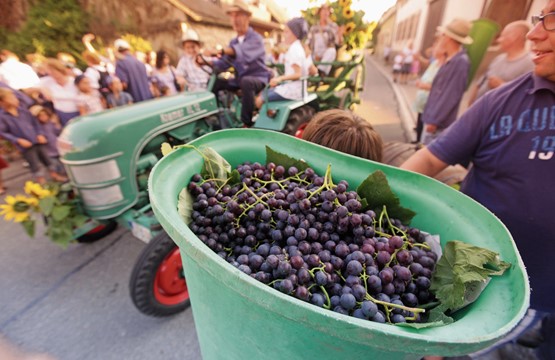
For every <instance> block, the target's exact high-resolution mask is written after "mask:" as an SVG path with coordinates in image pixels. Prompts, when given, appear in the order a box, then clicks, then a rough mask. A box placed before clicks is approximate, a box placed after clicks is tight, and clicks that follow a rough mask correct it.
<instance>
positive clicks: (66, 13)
mask: <svg viewBox="0 0 555 360" xmlns="http://www.w3.org/2000/svg"><path fill="white" fill-rule="evenodd" d="M87 28H88V16H87V14H86V13H85V12H84V11H83V9H82V8H81V6H80V5H79V3H78V2H77V0H41V1H37V2H35V3H34V4H33V5H32V6H31V8H30V10H29V13H28V14H27V20H26V21H25V23H24V24H23V26H22V27H21V29H20V30H19V31H17V32H8V31H7V30H6V29H0V39H1V40H3V47H4V48H6V49H8V50H10V51H12V52H14V53H16V54H17V55H19V56H24V55H25V54H29V53H39V54H41V55H45V56H55V55H56V53H58V52H60V51H63V52H67V53H70V54H72V55H74V56H75V57H77V58H78V57H79V54H80V53H81V51H82V50H83V44H82V43H81V37H82V36H83V34H85V33H86V31H87Z"/></svg>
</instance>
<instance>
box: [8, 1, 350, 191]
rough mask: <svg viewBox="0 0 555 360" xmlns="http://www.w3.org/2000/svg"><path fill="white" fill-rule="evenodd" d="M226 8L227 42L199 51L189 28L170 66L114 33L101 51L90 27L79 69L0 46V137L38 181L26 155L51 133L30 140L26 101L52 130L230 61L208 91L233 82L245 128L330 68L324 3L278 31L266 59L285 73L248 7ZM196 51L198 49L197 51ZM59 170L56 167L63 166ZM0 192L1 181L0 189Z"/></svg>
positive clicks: (192, 85)
mask: <svg viewBox="0 0 555 360" xmlns="http://www.w3.org/2000/svg"><path fill="white" fill-rule="evenodd" d="M227 14H228V15H229V17H230V20H231V25H232V27H233V30H234V31H235V32H236V33H237V36H236V37H235V38H233V39H232V40H231V41H230V43H229V44H228V46H225V47H223V48H222V49H219V50H215V49H209V48H205V49H204V50H201V48H202V46H203V43H202V41H201V39H200V38H199V36H198V34H197V33H196V32H195V31H194V30H192V29H188V30H186V31H185V32H184V34H183V37H182V49H181V50H182V53H183V54H182V56H181V58H180V59H179V62H178V63H177V66H175V67H174V66H173V65H172V64H171V59H170V56H169V54H168V52H166V51H165V50H159V51H158V52H156V53H154V54H148V55H147V56H142V55H144V54H142V53H140V52H133V50H132V48H131V46H130V44H129V43H128V42H127V41H126V40H124V39H121V38H120V39H117V40H116V41H115V42H114V44H113V47H110V48H107V49H106V51H105V52H103V53H106V55H105V56H103V55H101V53H100V52H99V51H97V50H96V49H95V48H94V47H93V46H92V44H91V42H92V40H94V35H92V34H86V35H85V36H84V37H83V45H84V50H83V52H82V53H81V58H82V60H83V61H84V62H85V63H86V67H85V68H83V69H79V68H78V67H77V66H76V64H77V62H76V61H75V58H74V57H72V56H71V55H70V54H67V53H59V54H58V56H57V57H56V58H48V59H44V61H41V62H33V63H32V64H31V65H33V66H31V65H30V64H27V63H24V62H22V61H20V59H19V58H18V57H17V55H15V54H14V53H12V52H10V51H9V50H7V49H4V50H2V51H1V53H0V61H1V62H0V87H2V88H4V89H7V90H6V91H4V92H3V93H2V100H0V108H1V110H0V137H1V138H3V139H4V140H7V141H10V142H12V143H13V144H14V146H15V147H16V148H17V149H19V150H20V151H22V155H23V156H24V157H25V159H26V161H27V163H29V168H30V169H31V172H32V175H33V177H34V178H35V179H36V180H37V181H40V182H44V181H46V180H45V177H44V176H43V174H42V171H41V170H40V166H39V164H40V161H37V160H36V159H35V157H34V155H33V156H31V155H30V154H35V153H38V154H42V153H43V152H45V151H43V150H42V148H43V145H44V147H46V146H48V147H49V149H50V150H49V151H51V152H55V151H56V146H55V144H54V142H55V137H54V138H53V137H51V136H47V138H48V139H47V140H45V139H43V136H42V135H46V134H43V133H42V132H41V131H42V130H40V131H39V130H35V132H36V131H39V133H38V135H41V136H40V139H41V140H40V141H39V140H37V139H35V137H36V134H35V133H33V132H30V129H31V128H33V129H34V128H35V127H36V126H38V125H39V124H40V121H39V119H38V117H37V116H36V115H34V114H33V113H31V112H29V111H28V110H29V109H30V108H31V107H32V106H40V107H41V108H42V109H44V110H45V112H48V114H49V116H48V120H47V122H48V123H51V124H52V125H53V127H54V128H56V131H58V133H59V131H61V129H63V128H64V127H65V126H66V125H67V123H68V122H69V121H70V120H71V119H73V118H75V117H77V116H83V115H89V114H94V113H97V112H99V111H103V110H105V109H111V108H115V107H119V106H124V105H129V104H133V103H138V102H141V101H145V100H149V99H152V98H156V97H161V96H167V95H174V94H177V93H179V92H181V91H198V90H206V89H207V86H208V82H209V79H210V76H211V73H212V71H213V69H215V70H216V71H223V70H225V69H227V68H229V66H230V65H232V66H233V67H234V69H235V72H236V73H235V77H234V78H233V79H231V80H225V79H220V78H218V79H217V80H216V81H215V84H214V86H213V88H212V89H211V90H212V91H213V92H214V93H215V94H218V92H219V91H220V90H232V91H235V90H239V89H240V90H241V92H242V96H241V99H242V112H241V120H242V122H243V123H244V126H245V127H250V126H252V124H253V121H252V118H253V114H254V113H255V112H256V109H257V108H260V107H261V106H262V104H263V103H264V102H265V101H277V100H284V99H300V98H302V97H303V95H304V94H303V91H302V89H303V86H302V84H301V82H300V80H301V78H303V77H306V76H308V75H317V74H320V75H322V76H325V75H327V74H328V73H329V72H330V69H331V65H329V62H332V61H334V60H335V57H336V47H338V46H340V45H341V43H342V40H343V36H342V35H341V28H340V27H338V26H337V24H335V23H334V22H333V21H331V19H330V14H331V10H330V6H329V5H328V4H324V5H322V6H321V7H320V9H319V12H318V14H319V21H318V23H317V24H315V25H314V26H312V27H310V28H309V27H308V24H307V22H306V21H305V20H304V19H303V18H294V19H291V20H290V21H288V22H287V24H286V26H285V29H284V34H283V37H284V39H283V44H284V47H285V48H286V49H287V51H286V52H283V53H281V54H280V56H279V59H276V60H275V61H272V62H274V63H275V62H279V63H281V64H283V66H284V72H283V73H281V74H279V73H276V72H275V69H272V68H270V67H268V65H269V64H268V60H269V58H268V54H266V51H265V47H264V40H263V38H262V36H261V35H260V34H258V33H257V32H255V31H254V30H253V29H252V27H250V19H251V15H252V13H251V11H250V10H249V8H248V7H247V6H246V5H245V4H244V3H242V2H241V1H237V2H235V3H234V5H233V6H230V7H229V8H228V10H227ZM200 54H203V55H204V56H202V57H200V56H198V55H200ZM315 62H316V64H317V65H318V67H317V66H315ZM319 62H321V63H322V64H319ZM267 86H268V87H269V88H270V90H269V91H268V92H267V94H268V96H263V94H262V90H263V89H264V88H265V87H267ZM305 91H306V90H305ZM10 93H11V94H13V96H15V98H16V99H17V101H18V104H17V106H16V107H17V108H18V111H14V110H8V107H9V106H12V105H13V104H11V103H10V104H8V103H6V102H7V101H8V102H9V101H11V102H13V99H12V98H13V96H11V95H10ZM4 98H7V99H8V100H3V99H4ZM4 103H5V104H4ZM37 114H38V113H37ZM27 115H28V116H29V118H27ZM17 119H19V120H20V122H21V123H23V122H24V121H27V122H29V127H28V128H27V129H26V130H25V131H26V133H25V134H22V133H17V134H16V133H14V131H15V130H14V126H13V124H12V123H13V122H15V121H16V120H17ZM24 119H25V120H24ZM31 125H32V126H31ZM35 125H36V126H35ZM14 134H15V135H14ZM23 135H25V136H26V138H33V139H32V140H29V139H28V140H29V141H31V142H33V150H32V151H29V150H27V151H23V148H22V146H21V144H20V143H21V141H19V140H18V139H21V138H22V136H23ZM14 136H16V137H17V138H14ZM35 143H36V144H35ZM35 148H36V149H37V150H35ZM28 157H29V158H28ZM42 158H43V156H39V157H38V158H37V159H42ZM44 158H45V157H44ZM42 163H43V164H44V166H46V167H49V166H50V164H49V163H47V162H42ZM5 166H6V163H5V161H3V162H1V163H0V171H1V168H2V167H5ZM58 170H60V171H61V172H63V168H62V169H60V168H58ZM59 175H60V176H58V177H55V176H54V175H53V173H51V179H53V180H56V179H59V180H64V179H65V177H64V176H63V173H60V174H59ZM0 178H1V176H0ZM4 191H5V189H4V187H3V185H2V184H1V182H0V193H3V192H4Z"/></svg>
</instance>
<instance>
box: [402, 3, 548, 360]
mask: <svg viewBox="0 0 555 360" xmlns="http://www.w3.org/2000/svg"><path fill="white" fill-rule="evenodd" d="M546 3H547V5H546V6H545V7H544V8H543V10H542V12H541V15H539V16H534V17H533V18H532V23H533V24H534V26H533V28H532V29H531V30H530V32H529V33H528V35H527V38H528V40H530V41H531V42H532V61H533V63H534V71H533V72H532V73H527V74H524V75H522V76H520V77H519V78H517V79H515V80H514V81H512V82H510V83H507V84H506V85H504V86H502V87H499V88H497V89H494V90H491V91H489V92H487V93H486V94H484V95H483V96H482V97H480V98H479V99H478V100H477V101H476V102H475V103H474V104H473V105H472V106H471V107H470V108H469V109H468V110H467V111H466V112H465V113H464V114H463V115H462V116H461V118H460V119H459V120H458V121H456V122H455V123H454V124H453V125H452V126H451V127H450V128H449V129H448V130H447V131H446V132H444V133H443V134H442V135H441V136H439V137H438V138H437V139H436V140H435V141H434V142H432V143H431V144H430V145H429V146H427V147H425V148H423V149H421V150H419V151H418V152H417V153H415V154H414V155H413V156H412V157H411V158H409V159H408V160H407V161H406V162H405V163H403V164H402V165H401V168H403V169H406V170H411V171H416V172H419V173H422V174H425V175H428V176H433V175H435V174H436V173H438V172H439V171H441V170H442V169H444V168H445V167H446V166H447V165H448V164H468V163H470V162H472V167H471V168H470V171H469V173H468V175H467V176H466V178H465V180H464V182H463V183H462V186H461V191H462V192H463V193H465V194H466V195H468V196H470V197H472V198H473V199H475V200H476V201H478V202H479V203H481V204H482V205H484V206H485V207H486V208H488V209H489V210H490V211H491V212H493V213H494V214H495V215H496V216H497V217H498V218H499V219H500V220H501V221H502V222H503V223H504V224H505V225H506V226H507V228H508V230H509V231H510V233H511V235H512V237H513V239H514V240H515V243H516V246H517V247H518V250H519V252H520V255H521V256H522V259H523V261H524V265H525V266H526V271H527V273H528V275H529V277H530V287H531V290H532V291H531V304H530V308H531V309H530V310H529V313H528V315H527V318H526V320H530V321H531V322H532V325H530V327H527V328H526V327H524V326H520V327H517V330H516V331H514V332H513V333H512V334H509V336H508V337H507V338H506V339H503V340H502V342H508V341H512V340H515V339H516V343H518V339H519V338H520V339H522V337H523V336H524V335H530V334H532V333H533V331H532V329H535V328H536V327H540V326H539V325H541V330H540V336H535V337H533V336H531V337H529V338H528V340H527V342H526V343H527V344H528V345H527V349H529V351H530V352H533V353H535V356H538V358H540V359H553V358H555V329H554V327H555V325H554V324H555V315H554V314H555V301H553V295H554V294H555V282H554V281H553V278H552V272H551V270H553V261H552V257H553V255H554V254H555V222H554V221H553V211H552V208H553V204H555V192H554V191H552V190H550V189H552V188H553V179H555V0H549V1H547V2H546ZM534 324H536V326H534ZM523 328H524V329H523ZM520 343H521V344H522V343H523V342H522V341H521V342H520ZM500 345H502V344H498V346H500ZM507 346H508V345H507ZM534 347H535V348H534ZM531 348H534V349H531ZM498 350H499V351H501V350H502V348H498ZM513 350H514V348H513ZM513 350H509V351H505V352H504V353H503V354H502V356H500V357H499V358H503V359H514V358H519V359H522V358H524V357H523V356H522V354H521V353H519V352H517V351H513Z"/></svg>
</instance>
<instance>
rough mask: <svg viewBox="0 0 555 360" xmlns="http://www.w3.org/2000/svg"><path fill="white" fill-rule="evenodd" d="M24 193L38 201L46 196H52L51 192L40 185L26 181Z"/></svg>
mask: <svg viewBox="0 0 555 360" xmlns="http://www.w3.org/2000/svg"><path fill="white" fill-rule="evenodd" d="M25 193H26V194H28V195H32V196H34V197H36V198H38V199H44V198H45V197H47V196H51V195H52V191H50V190H47V189H45V188H43V187H42V186H41V185H40V184H37V183H34V182H32V181H27V182H26V183H25Z"/></svg>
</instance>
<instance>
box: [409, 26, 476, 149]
mask: <svg viewBox="0 0 555 360" xmlns="http://www.w3.org/2000/svg"><path fill="white" fill-rule="evenodd" d="M471 27H472V24H471V23H470V22H469V21H467V20H463V19H455V20H453V21H451V22H450V23H449V24H447V25H446V26H440V27H439V28H438V30H439V32H440V34H441V35H440V36H439V38H438V40H437V43H436V45H435V46H436V47H437V48H438V51H439V52H440V53H441V54H442V55H443V59H441V60H442V61H444V63H443V65H442V66H441V67H440V68H439V70H438V72H437V74H436V76H435V77H434V80H433V82H432V88H431V89H430V95H428V101H426V105H425V106H424V111H423V112H422V122H423V124H424V131H423V132H422V136H421V138H420V142H421V143H422V144H424V145H427V144H429V143H430V142H431V141H432V140H433V139H435V138H436V137H437V136H438V135H439V134H441V132H442V131H443V130H445V129H447V128H448V127H449V126H450V125H451V124H452V123H454V122H455V119H456V118H457V113H458V111H459V105H460V103H461V99H462V97H463V94H464V92H465V90H466V84H467V82H468V73H469V71H470V60H469V59H468V55H467V54H466V51H465V50H464V48H463V45H469V44H471V43H472V38H471V37H470V36H469V35H468V34H469V33H470V29H471Z"/></svg>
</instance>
